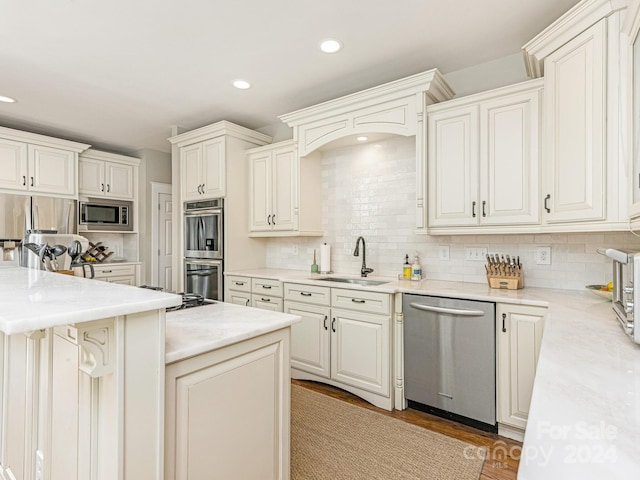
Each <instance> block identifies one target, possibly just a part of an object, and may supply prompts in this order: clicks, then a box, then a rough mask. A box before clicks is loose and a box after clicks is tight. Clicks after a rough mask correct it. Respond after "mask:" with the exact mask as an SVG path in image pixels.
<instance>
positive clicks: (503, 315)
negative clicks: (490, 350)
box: [502, 313, 507, 333]
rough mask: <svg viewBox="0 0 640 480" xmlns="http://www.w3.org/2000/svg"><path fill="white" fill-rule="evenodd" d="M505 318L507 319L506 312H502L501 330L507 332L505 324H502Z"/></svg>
mask: <svg viewBox="0 0 640 480" xmlns="http://www.w3.org/2000/svg"><path fill="white" fill-rule="evenodd" d="M506 319H507V314H506V313H503V314H502V331H503V332H504V333H506V332H507V327H506V326H505V324H504V321H505V320H506Z"/></svg>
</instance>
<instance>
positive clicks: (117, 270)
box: [93, 265, 136, 278]
mask: <svg viewBox="0 0 640 480" xmlns="http://www.w3.org/2000/svg"><path fill="white" fill-rule="evenodd" d="M93 268H94V270H95V272H96V278H105V277H122V276H125V275H135V274H136V266H135V265H94V266H93Z"/></svg>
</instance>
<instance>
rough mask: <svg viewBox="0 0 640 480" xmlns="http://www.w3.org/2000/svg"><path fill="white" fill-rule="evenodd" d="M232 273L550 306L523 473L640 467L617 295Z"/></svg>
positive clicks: (537, 475) (632, 360) (637, 377)
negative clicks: (613, 307)
mask: <svg viewBox="0 0 640 480" xmlns="http://www.w3.org/2000/svg"><path fill="white" fill-rule="evenodd" d="M228 274H230V275H240V276H243V275H244V276H257V277H262V278H272V279H278V280H282V281H291V282H296V283H309V284H314V285H323V286H328V287H333V288H336V287H338V288H350V289H360V290H363V289H364V290H369V291H379V292H387V293H397V292H400V293H418V294H424V295H434V296H446V297H457V298H468V299H474V300H485V301H493V302H501V303H514V304H526V305H537V306H545V307H547V308H548V309H549V310H548V319H547V322H546V326H545V332H544V335H543V340H542V347H541V351H540V358H539V361H538V367H537V372H536V379H535V383H534V388H533V396H532V399H531V409H530V413H529V420H528V424H527V429H526V432H525V439H524V444H523V447H522V457H521V461H520V468H519V471H518V478H519V479H520V480H542V479H544V480H555V479H558V480H560V479H563V480H564V479H574V478H575V479H580V480H589V479H593V480H596V479H598V480H599V479H602V478H607V479H623V478H624V479H627V478H635V476H638V472H640V345H636V344H634V343H633V342H632V341H631V340H630V339H629V338H628V337H627V336H626V335H625V334H624V332H623V330H622V327H621V326H620V324H619V323H618V321H617V319H616V317H615V314H614V313H613V311H612V310H611V303H610V302H608V301H606V300H604V299H602V298H600V297H597V296H596V295H593V294H592V293H591V292H588V291H587V290H586V289H585V291H576V290H550V289H543V288H524V289H522V290H494V289H490V288H489V287H488V286H487V285H486V284H480V283H477V284H475V283H462V282H444V281H433V280H423V281H421V282H412V281H409V280H397V279H395V278H387V279H386V280H388V283H386V284H384V285H380V286H367V287H362V286H357V285H349V284H337V283H330V282H322V281H317V280H315V279H314V278H317V277H319V276H315V277H314V276H312V275H311V274H309V273H307V272H303V271H292V270H271V269H263V270H253V271H240V272H230V273H228ZM333 275H334V276H340V277H343V276H352V277H354V278H357V276H355V275H341V274H333ZM368 278H371V279H380V280H383V279H385V277H373V276H371V277H368ZM525 285H526V279H525ZM516 453H518V452H516ZM490 460H491V459H487V461H490ZM496 460H497V461H500V459H496Z"/></svg>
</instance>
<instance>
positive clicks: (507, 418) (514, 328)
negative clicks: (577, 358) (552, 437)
mask: <svg viewBox="0 0 640 480" xmlns="http://www.w3.org/2000/svg"><path fill="white" fill-rule="evenodd" d="M546 313H547V309H546V308H540V307H529V306H518V305H500V304H499V305H498V307H497V309H496V317H497V322H498V324H497V329H496V330H497V331H498V422H499V423H504V424H508V425H512V426H515V427H519V428H525V427H526V425H527V418H528V416H529V407H530V405H531V394H532V391H533V381H534V378H535V375H536V366H537V364H538V355H539V353H540V344H541V342H542V332H543V330H544V321H545V316H546Z"/></svg>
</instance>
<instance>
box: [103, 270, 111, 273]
mask: <svg viewBox="0 0 640 480" xmlns="http://www.w3.org/2000/svg"><path fill="white" fill-rule="evenodd" d="M102 273H113V270H103V271H102Z"/></svg>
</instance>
